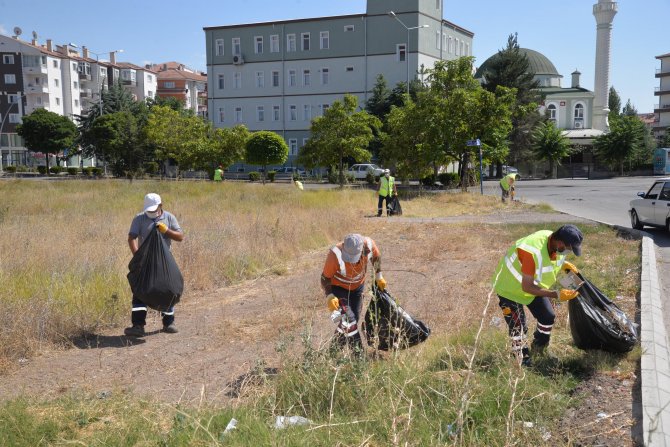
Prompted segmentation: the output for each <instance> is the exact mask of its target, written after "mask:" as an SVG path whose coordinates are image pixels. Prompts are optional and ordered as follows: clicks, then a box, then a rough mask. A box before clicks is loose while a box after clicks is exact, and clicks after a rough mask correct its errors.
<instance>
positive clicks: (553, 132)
mask: <svg viewBox="0 0 670 447" xmlns="http://www.w3.org/2000/svg"><path fill="white" fill-rule="evenodd" d="M532 139H533V152H534V154H535V157H536V158H538V159H539V160H547V161H548V162H549V173H550V175H551V178H556V177H557V168H558V165H560V164H561V159H563V158H565V157H567V156H568V155H570V140H568V139H567V138H566V137H565V136H564V135H563V131H562V130H561V129H559V128H557V127H556V125H555V124H554V123H553V122H552V121H547V122H545V123H542V124H540V125H538V126H537V128H536V129H535V131H534V132H533V136H532Z"/></svg>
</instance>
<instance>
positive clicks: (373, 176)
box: [365, 171, 376, 185]
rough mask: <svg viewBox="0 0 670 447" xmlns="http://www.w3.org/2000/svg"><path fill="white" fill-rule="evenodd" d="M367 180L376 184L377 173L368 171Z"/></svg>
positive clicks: (370, 183) (369, 183) (371, 183)
mask: <svg viewBox="0 0 670 447" xmlns="http://www.w3.org/2000/svg"><path fill="white" fill-rule="evenodd" d="M365 181H366V182H368V185H374V184H375V183H376V180H375V175H374V174H373V173H372V171H368V173H367V175H366V176H365Z"/></svg>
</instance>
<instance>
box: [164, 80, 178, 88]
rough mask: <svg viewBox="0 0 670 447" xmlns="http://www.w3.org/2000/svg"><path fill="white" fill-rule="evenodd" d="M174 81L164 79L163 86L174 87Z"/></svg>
mask: <svg viewBox="0 0 670 447" xmlns="http://www.w3.org/2000/svg"><path fill="white" fill-rule="evenodd" d="M174 86H175V83H174V81H165V82H163V88H174Z"/></svg>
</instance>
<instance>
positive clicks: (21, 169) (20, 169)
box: [16, 165, 30, 172]
mask: <svg viewBox="0 0 670 447" xmlns="http://www.w3.org/2000/svg"><path fill="white" fill-rule="evenodd" d="M16 172H30V169H29V168H28V166H26V165H19V166H17V167H16Z"/></svg>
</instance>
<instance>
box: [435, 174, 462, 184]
mask: <svg viewBox="0 0 670 447" xmlns="http://www.w3.org/2000/svg"><path fill="white" fill-rule="evenodd" d="M437 180H438V181H439V182H440V183H442V186H444V187H445V188H455V187H457V186H458V185H459V184H460V183H461V179H460V177H459V176H458V173H456V172H443V173H441V174H438V175H437Z"/></svg>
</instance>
